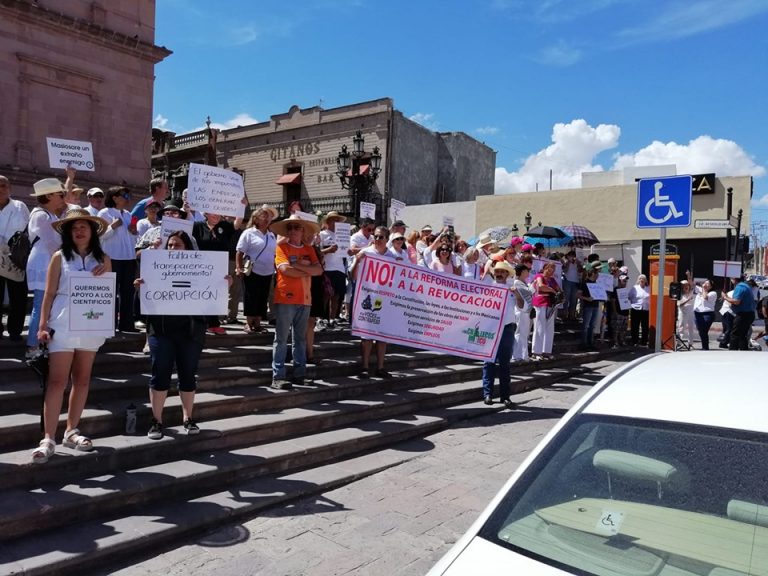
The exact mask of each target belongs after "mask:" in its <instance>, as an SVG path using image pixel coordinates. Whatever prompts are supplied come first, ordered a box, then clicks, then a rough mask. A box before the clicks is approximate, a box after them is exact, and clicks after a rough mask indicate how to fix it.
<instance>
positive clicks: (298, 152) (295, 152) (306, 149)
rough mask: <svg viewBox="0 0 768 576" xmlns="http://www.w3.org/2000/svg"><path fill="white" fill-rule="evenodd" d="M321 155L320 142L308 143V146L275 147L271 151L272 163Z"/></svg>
mask: <svg viewBox="0 0 768 576" xmlns="http://www.w3.org/2000/svg"><path fill="white" fill-rule="evenodd" d="M319 153H320V144H319V143H318V142H307V143H306V144H290V145H286V146H275V147H274V148H271V149H270V150H269V157H270V158H271V159H272V162H277V161H278V160H291V159H293V158H302V157H304V156H312V155H313V154H319Z"/></svg>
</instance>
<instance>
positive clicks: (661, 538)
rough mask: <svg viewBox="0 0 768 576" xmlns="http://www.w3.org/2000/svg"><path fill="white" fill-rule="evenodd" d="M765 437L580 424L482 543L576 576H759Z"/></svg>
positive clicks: (764, 567) (763, 563)
mask: <svg viewBox="0 0 768 576" xmlns="http://www.w3.org/2000/svg"><path fill="white" fill-rule="evenodd" d="M767 462H768V436H766V435H764V434H752V433H743V432H740V431H733V430H724V429H716V428H707V427H700V426H690V425H670V424H668V423H659V422H652V421H641V420H631V419H617V418H601V417H590V416H583V415H582V416H580V417H577V418H575V419H574V420H572V421H571V422H570V423H569V424H568V426H566V427H565V428H564V429H563V430H562V431H561V433H559V434H558V435H557V437H556V438H555V439H554V440H553V441H552V442H551V443H550V445H549V446H548V447H547V448H546V449H545V450H544V451H543V452H542V453H541V455H540V456H539V457H538V458H537V459H536V461H535V462H534V463H533V465H532V466H530V467H529V468H528V470H527V471H526V472H525V474H524V475H523V476H522V477H521V478H520V480H519V481H518V482H516V483H515V486H514V487H513V488H512V489H511V490H510V492H509V493H508V494H507V495H506V497H505V498H504V499H503V501H502V502H501V503H500V505H499V506H498V507H497V509H496V511H495V512H494V513H493V514H492V515H491V517H490V518H489V520H488V522H487V523H486V524H485V526H484V527H483V528H482V530H481V532H480V536H481V537H483V538H485V539H487V540H490V541H492V542H495V543H496V544H499V545H502V546H505V547H508V548H511V549H513V550H515V551H517V552H519V553H522V554H525V555H527V556H531V557H533V558H536V559H538V560H540V561H543V562H546V563H548V564H551V565H553V566H557V567H559V568H561V569H563V570H566V571H569V572H572V573H574V574H595V575H600V576H604V575H605V576H608V575H610V576H624V575H626V576H646V575H654V576H655V575H659V576H664V575H675V576H687V575H689V574H690V575H697V576H715V575H717V576H743V575H745V574H747V575H757V574H760V575H763V576H768V479H767V478H768V474H766V468H767V466H768V465H767V464H766V463H767Z"/></svg>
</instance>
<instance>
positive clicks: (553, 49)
mask: <svg viewBox="0 0 768 576" xmlns="http://www.w3.org/2000/svg"><path fill="white" fill-rule="evenodd" d="M581 57H582V51H581V50H579V49H578V48H575V47H574V46H571V45H570V44H568V43H567V42H566V41H565V40H559V41H558V42H557V43H556V44H553V45H551V46H548V47H546V48H544V49H542V50H541V51H540V52H539V53H538V54H537V55H536V56H535V58H534V60H536V62H538V63H539V64H544V65H547V66H572V65H573V64H576V62H578V61H579V60H581Z"/></svg>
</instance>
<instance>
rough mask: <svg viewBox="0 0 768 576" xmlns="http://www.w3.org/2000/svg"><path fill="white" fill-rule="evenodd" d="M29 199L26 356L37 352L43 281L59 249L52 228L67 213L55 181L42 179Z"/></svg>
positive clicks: (59, 185) (61, 187)
mask: <svg viewBox="0 0 768 576" xmlns="http://www.w3.org/2000/svg"><path fill="white" fill-rule="evenodd" d="M33 186H34V192H33V193H32V196H34V197H35V198H37V202H38V204H39V206H36V207H35V208H33V209H32V212H31V213H30V214H29V228H28V231H29V240H30V241H31V242H32V251H31V252H30V253H29V260H27V287H28V288H29V289H30V290H32V292H33V293H34V298H33V300H32V314H31V315H30V317H29V333H28V334H27V347H28V348H27V356H29V355H31V354H33V353H34V352H35V351H36V350H37V345H38V340H37V329H38V326H39V325H40V307H41V306H42V304H43V294H44V292H45V278H46V276H47V274H48V264H50V262H51V257H52V256H53V253H54V252H55V251H56V250H58V249H59V246H61V238H60V237H59V235H58V234H56V232H55V231H54V229H53V228H52V227H51V224H52V223H54V222H56V220H58V219H59V218H60V217H61V216H62V215H63V214H64V212H66V210H67V203H66V202H65V201H64V192H65V191H64V186H63V185H62V184H61V182H60V181H59V180H57V179H56V178H44V179H43V180H38V181H37V182H35V183H34V185H33Z"/></svg>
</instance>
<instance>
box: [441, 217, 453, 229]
mask: <svg viewBox="0 0 768 576" xmlns="http://www.w3.org/2000/svg"><path fill="white" fill-rule="evenodd" d="M446 226H453V216H443V228H445V227H446Z"/></svg>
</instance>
